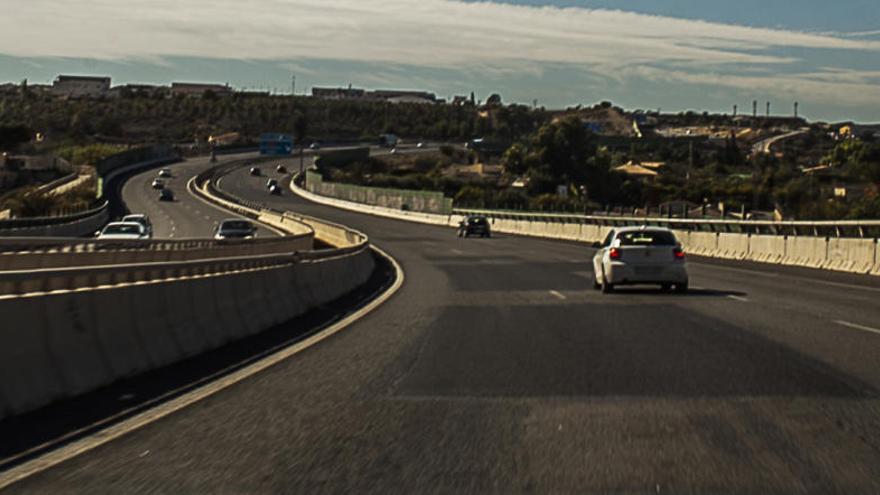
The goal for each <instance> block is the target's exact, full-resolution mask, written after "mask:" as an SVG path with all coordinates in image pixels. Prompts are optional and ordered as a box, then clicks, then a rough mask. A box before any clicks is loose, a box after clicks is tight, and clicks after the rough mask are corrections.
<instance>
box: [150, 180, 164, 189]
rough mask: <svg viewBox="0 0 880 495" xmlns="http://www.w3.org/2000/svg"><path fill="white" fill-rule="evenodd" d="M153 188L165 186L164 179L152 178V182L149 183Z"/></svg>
mask: <svg viewBox="0 0 880 495" xmlns="http://www.w3.org/2000/svg"><path fill="white" fill-rule="evenodd" d="M150 186H151V187H152V188H153V189H162V188H163V187H165V181H164V180H162V179H153V182H152V183H151V184H150Z"/></svg>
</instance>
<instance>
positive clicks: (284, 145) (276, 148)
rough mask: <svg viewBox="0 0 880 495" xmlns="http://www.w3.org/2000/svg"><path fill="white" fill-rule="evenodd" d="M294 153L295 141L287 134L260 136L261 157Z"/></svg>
mask: <svg viewBox="0 0 880 495" xmlns="http://www.w3.org/2000/svg"><path fill="white" fill-rule="evenodd" d="M292 152H293V139H291V138H290V136H288V135H286V134H277V133H266V134H261V135H260V154H261V155H289V154H291V153H292Z"/></svg>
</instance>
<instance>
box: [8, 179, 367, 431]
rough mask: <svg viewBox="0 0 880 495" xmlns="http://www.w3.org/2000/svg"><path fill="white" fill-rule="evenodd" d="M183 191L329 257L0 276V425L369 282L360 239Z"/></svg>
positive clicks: (230, 259)
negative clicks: (315, 240)
mask: <svg viewBox="0 0 880 495" xmlns="http://www.w3.org/2000/svg"><path fill="white" fill-rule="evenodd" d="M192 187H193V190H195V191H197V192H198V193H199V194H200V195H204V196H203V197H205V198H209V200H210V201H212V202H214V203H215V204H220V205H227V203H228V206H230V207H233V206H234V207H236V212H239V213H241V214H246V215H248V216H251V217H256V218H263V219H269V220H271V221H272V222H275V223H277V225H278V226H279V227H284V229H285V230H286V229H289V231H293V232H300V234H298V235H301V236H303V238H307V239H308V240H309V243H310V244H311V236H313V235H317V236H319V237H321V238H323V239H325V240H326V241H333V242H332V243H331V244H333V245H335V246H337V247H336V248H333V249H322V250H317V251H316V250H311V249H310V250H306V251H298V252H289V251H288V252H286V253H284V254H269V255H266V254H261V255H256V256H254V255H245V256H231V253H232V251H228V252H224V257H222V258H216V259H201V260H189V261H157V262H147V263H144V262H137V263H131V264H107V265H100V266H72V267H70V266H68V267H58V268H50V269H27V270H18V271H0V314H2V315H3V318H4V321H5V322H6V324H4V325H3V328H2V330H0V419H2V418H4V417H8V416H11V415H16V414H22V413H25V412H28V411H32V410H34V409H37V408H40V407H42V406H45V405H47V404H50V403H52V402H55V401H58V400H62V399H64V398H68V397H72V396H76V395H79V394H83V393H86V392H89V391H92V390H96V389H98V388H100V387H103V386H106V385H109V384H111V383H113V382H115V381H118V380H120V379H123V378H126V377H130V376H133V375H137V374H140V373H144V372H146V371H150V370H154V369H157V368H160V367H162V366H166V365H169V364H172V363H175V362H178V361H181V360H183V359H186V358H189V357H192V356H195V355H198V354H200V353H204V352H206V351H210V350H212V349H216V348H218V347H220V346H222V345H225V344H228V343H231V342H234V341H236V340H239V339H242V338H245V337H247V336H250V335H253V334H255V333H258V332H261V331H263V330H266V329H268V328H271V327H272V326H274V325H277V324H280V323H283V322H285V321H289V320H290V319H292V318H295V317H297V316H300V315H303V314H305V313H307V312H308V311H310V310H311V309H313V308H316V307H319V306H322V305H326V304H328V303H330V302H332V301H334V300H336V299H338V298H340V297H342V296H344V295H345V294H348V293H350V292H351V291H353V290H355V289H357V288H358V287H361V286H362V285H364V284H365V283H367V282H368V280H369V279H370V277H371V276H372V274H373V271H374V269H375V258H374V254H373V251H372V249H371V248H370V244H369V239H368V238H367V237H366V236H365V235H364V234H362V233H360V232H356V231H353V230H350V229H346V228H345V227H343V226H340V225H336V224H332V223H329V222H323V221H321V220H319V219H316V218H311V217H302V216H298V215H295V214H293V213H289V212H282V213H279V212H273V211H269V210H265V211H260V210H255V209H253V208H251V207H250V205H247V204H236V203H235V202H229V199H228V198H225V199H224V198H220V197H218V196H216V195H214V194H213V193H212V191H211V188H210V187H206V186H205V185H202V187H196V185H195V184H193V185H192ZM279 242H282V243H283V242H284V241H279ZM50 244H51V242H50ZM309 247H311V246H309ZM208 249H209V250H213V249H223V248H222V247H220V246H219V245H218V246H214V247H209V248H208ZM230 249H233V248H230ZM236 249H237V247H236ZM284 249H285V250H288V249H289V247H285V248H284ZM171 251H173V250H171ZM171 251H169V250H166V251H165V252H166V254H167V252H171ZM144 252H151V251H149V250H147V251H144ZM102 254H107V253H102ZM119 256H124V255H121V254H120V255H119ZM163 256H164V254H163ZM208 256H214V255H213V254H209V255H208Z"/></svg>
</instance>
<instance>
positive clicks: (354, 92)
mask: <svg viewBox="0 0 880 495" xmlns="http://www.w3.org/2000/svg"><path fill="white" fill-rule="evenodd" d="M366 93H367V92H366V91H365V90H363V89H357V88H352V87H351V86H349V87H348V88H312V96H313V97H314V98H321V99H322V100H360V99H363V98H364V97H365V95H366Z"/></svg>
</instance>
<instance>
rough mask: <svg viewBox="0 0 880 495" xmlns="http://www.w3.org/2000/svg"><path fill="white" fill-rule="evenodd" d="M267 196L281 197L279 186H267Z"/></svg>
mask: <svg viewBox="0 0 880 495" xmlns="http://www.w3.org/2000/svg"><path fill="white" fill-rule="evenodd" d="M269 194H271V195H273V196H281V186H279V185H278V184H273V185H271V186H269Z"/></svg>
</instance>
